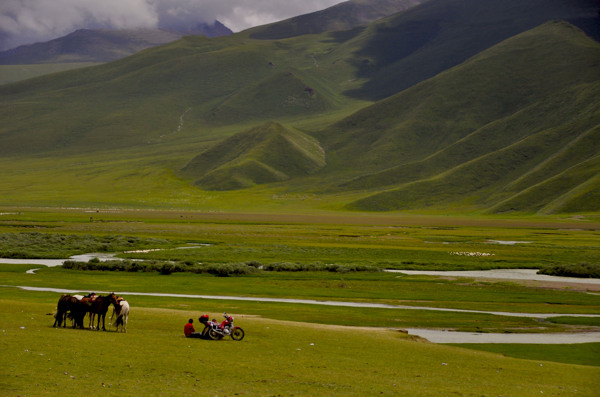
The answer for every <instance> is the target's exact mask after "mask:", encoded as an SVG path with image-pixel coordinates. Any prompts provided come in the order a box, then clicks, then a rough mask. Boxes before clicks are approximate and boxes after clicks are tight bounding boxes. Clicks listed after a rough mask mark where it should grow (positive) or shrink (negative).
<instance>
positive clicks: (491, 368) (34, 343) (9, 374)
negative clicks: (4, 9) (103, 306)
mask: <svg viewBox="0 0 600 397" xmlns="http://www.w3.org/2000/svg"><path fill="white" fill-rule="evenodd" d="M54 295H55V294H49V293H31V292H14V291H11V292H10V294H4V293H3V294H2V298H1V300H2V304H3V307H5V308H6V310H3V311H2V313H1V314H0V323H1V324H2V325H1V328H2V335H1V338H2V345H3V354H4V355H5V357H12V358H13V359H12V360H9V361H6V362H5V364H4V365H3V366H2V371H1V372H0V376H1V379H2V382H1V384H2V389H3V394H5V395H21V396H27V395H36V396H39V395H57V394H78V393H81V392H82V391H83V390H85V393H86V394H88V395H133V394H135V395H140V394H144V395H180V394H183V393H196V394H198V395H211V396H215V395H216V396H233V395H306V396H309V395H312V396H322V395H340V396H341V395H344V396H364V395H370V394H373V393H376V394H378V395H448V394H457V395H515V396H518V395H533V394H535V395H538V394H540V392H543V393H544V394H545V395H570V394H576V395H587V396H591V395H593V394H594V392H595V391H596V389H595V386H596V384H595V382H594V381H593V380H594V379H595V378H597V376H598V373H599V369H598V367H593V366H582V365H572V364H560V363H553V362H548V361H540V360H521V359H513V358H507V357H503V356H501V355H498V354H491V353H485V352H476V351H472V350H467V349H462V348H456V347H449V346H439V345H434V344H431V343H425V342H423V341H419V340H414V339H413V338H411V337H409V336H407V335H405V334H403V333H399V332H397V331H392V330H386V329H376V330H372V329H370V330H366V329H360V328H354V327H337V326H320V325H312V324H303V323H297V322H285V321H276V320H271V319H266V318H260V317H254V316H245V315H237V312H236V313H234V314H236V322H237V323H238V324H239V325H240V326H242V327H243V328H244V329H245V330H246V335H247V336H246V338H245V339H244V340H243V341H241V342H234V341H231V340H223V341H218V342H212V341H204V340H190V339H185V338H184V337H183V334H182V332H181V331H182V327H183V324H184V323H185V322H186V320H187V317H194V316H197V315H198V312H197V311H193V310H190V308H185V307H180V308H179V309H177V310H173V309H161V308H147V307H135V308H134V309H133V310H132V312H131V317H130V324H129V327H128V333H126V334H121V333H116V332H95V331H85V330H72V329H69V328H66V329H54V328H51V326H50V323H51V321H50V320H51V317H50V316H47V315H46V312H47V311H50V310H51V309H52V306H51V305H48V303H47V302H49V301H51V300H53V299H54V298H55V296H54Z"/></svg>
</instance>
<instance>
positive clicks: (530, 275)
mask: <svg viewBox="0 0 600 397" xmlns="http://www.w3.org/2000/svg"><path fill="white" fill-rule="evenodd" d="M115 255H116V254H85V255H76V256H72V257H71V258H69V260H77V261H88V260H90V259H92V258H98V259H100V260H110V259H114V257H115ZM65 260H66V259H3V258H0V264H29V265H33V266H48V267H53V266H60V265H62V264H63V262H64V261H65ZM35 270H37V269H36V268H33V269H30V270H28V271H27V273H33V272H34V271H35ZM389 271H390V272H395V273H403V274H422V275H433V276H451V277H469V278H496V279H507V280H515V279H518V280H539V281H556V282H570V283H587V284H600V280H598V279H574V278H569V277H554V276H545V275H538V274H536V270H532V269H499V270H486V271H410V270H389ZM0 288H20V289H23V290H27V291H44V292H56V293H61V294H65V293H67V294H76V293H82V292H86V291H78V290H69V289H62V288H45V287H29V286H10V285H0ZM95 292H96V293H108V291H95ZM114 292H115V293H117V294H118V295H124V296H132V295H133V296H161V297H173V298H192V299H213V300H214V299H218V300H232V301H254V302H278V303H296V304H310V305H323V306H344V307H364V308H379V309H402V310H430V311H441V312H460V313H471V314H492V315H497V316H512V317H528V318H538V319H547V318H551V317H595V318H598V317H600V314H570V313H513V312H499V311H479V310H465V309H450V308H439V307H427V306H406V305H389V304H381V303H368V302H342V301H321V300H313V299H286V298H262V297H247V296H225V295H195V294H170V293H150V292H128V291H114ZM407 331H408V333H409V334H411V335H417V336H420V337H423V338H425V339H427V340H429V341H431V342H434V343H526V344H572V343H590V342H596V343H599V342H600V332H584V333H568V334H567V333H565V334H556V333H552V334H547V333H544V334H504V333H503V334H493V333H470V332H454V331H440V330H431V329H417V328H410V329H408V330H407Z"/></svg>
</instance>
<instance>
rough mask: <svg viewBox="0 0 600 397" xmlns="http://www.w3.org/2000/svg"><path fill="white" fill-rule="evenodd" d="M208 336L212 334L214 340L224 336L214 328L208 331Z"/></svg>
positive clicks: (211, 337)
mask: <svg viewBox="0 0 600 397" xmlns="http://www.w3.org/2000/svg"><path fill="white" fill-rule="evenodd" d="M208 336H210V339H212V340H219V339H221V338H223V335H221V334H220V333H218V332H217V331H215V330H214V329H211V330H209V331H208Z"/></svg>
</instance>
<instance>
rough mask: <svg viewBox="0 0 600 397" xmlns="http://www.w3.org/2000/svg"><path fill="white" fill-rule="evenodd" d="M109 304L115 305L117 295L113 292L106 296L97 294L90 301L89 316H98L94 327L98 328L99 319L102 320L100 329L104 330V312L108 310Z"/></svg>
mask: <svg viewBox="0 0 600 397" xmlns="http://www.w3.org/2000/svg"><path fill="white" fill-rule="evenodd" d="M110 305H114V306H115V307H117V305H118V303H117V296H116V295H115V294H114V292H113V293H110V294H108V295H107V296H99V297H97V298H96V299H94V301H93V302H92V305H91V306H90V316H91V315H92V314H95V315H97V316H98V325H97V327H96V329H98V330H99V329H100V320H102V331H106V327H105V319H106V312H107V311H108V307H109V306H110Z"/></svg>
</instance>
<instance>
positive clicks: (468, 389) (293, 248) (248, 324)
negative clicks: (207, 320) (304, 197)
mask: <svg viewBox="0 0 600 397" xmlns="http://www.w3.org/2000/svg"><path fill="white" fill-rule="evenodd" d="M88 211H89V210H88V209H35V208H19V209H15V208H9V209H4V210H0V213H2V215H0V257H11V258H14V259H24V260H26V262H28V261H30V263H29V264H27V263H13V264H0V277H1V279H0V285H2V287H0V300H1V301H2V303H3V306H4V307H6V308H8V309H7V310H6V311H3V312H2V314H1V315H0V320H1V321H0V326H1V328H2V335H1V336H2V339H3V350H4V353H5V354H7V356H8V355H10V356H13V357H15V358H16V360H13V361H11V362H10V363H9V364H8V365H6V366H5V367H4V368H3V369H2V371H1V372H0V376H1V377H2V379H3V381H2V389H3V392H4V393H7V394H8V395H11V394H21V395H33V394H35V395H44V394H46V395H51V394H56V392H57V390H58V389H60V390H61V391H65V392H69V391H71V392H75V391H77V390H82V389H83V388H85V389H86V390H89V394H91V395H100V394H103V393H105V392H106V391H107V390H109V393H114V394H119V395H129V394H133V393H134V392H148V393H149V394H153V393H154V394H156V393H157V392H156V390H162V391H164V393H162V392H161V394H170V393H171V394H180V393H182V392H194V391H195V392H197V393H198V394H200V395H204V394H203V393H205V392H206V390H208V389H210V390H211V392H212V391H214V393H213V394H211V395H220V396H224V395H235V394H236V393H237V394H239V395H244V394H245V395H277V394H282V395H291V394H294V395H357V396H358V395H365V394H369V393H373V392H374V391H376V392H377V393H378V394H383V395H386V394H388V395H444V394H450V393H457V394H458V395H474V394H479V395H532V394H536V395H538V394H540V392H541V391H543V392H544V393H545V394H548V393H549V394H550V395H571V394H574V395H589V396H592V395H594V393H595V392H596V391H597V387H596V386H597V383H596V381H595V379H598V375H599V374H600V370H599V367H600V361H599V360H598V356H599V350H600V343H599V342H597V341H594V339H585V340H584V341H585V342H586V343H573V341H574V339H575V338H576V337H577V335H586V336H587V337H592V338H593V337H595V336H596V335H597V333H598V332H599V330H600V318H599V317H600V296H599V295H598V289H600V288H599V286H598V283H596V280H587V282H581V280H580V279H578V280H573V281H574V282H568V281H569V280H567V281H565V280H562V279H561V280H559V281H557V282H550V281H547V280H518V279H507V278H496V279H494V278H491V277H485V278H479V277H473V276H472V275H468V276H467V277H461V276H460V273H459V274H458V275H457V274H451V275H449V274H446V275H442V276H440V275H422V274H410V273H409V272H408V270H413V271H418V270H421V271H444V270H446V271H454V272H456V271H475V270H478V271H480V270H487V271H489V270H492V271H494V270H493V269H509V270H510V269H528V270H530V271H531V270H533V269H539V268H542V267H543V266H547V265H556V264H563V265H569V264H578V263H598V258H599V253H600V248H599V244H598V241H599V240H600V239H599V236H600V231H599V230H600V222H598V219H597V218H594V217H587V218H583V219H581V218H577V219H573V218H567V217H565V218H558V217H546V218H541V217H531V218H516V217H514V218H504V219H502V218H498V217H493V218H492V217H488V218H485V217H462V218H459V217H447V216H416V215H402V214H391V215H387V216H383V215H369V214H341V215H340V214H337V215H332V214H323V215H322V216H319V215H314V214H312V215H303V214H274V213H268V214H232V213H201V212H176V211H143V210H136V211H133V210H111V211H103V210H96V211H97V212H95V213H94V216H93V219H90V213H89V212H88ZM492 240H495V241H527V242H528V243H527V244H499V243H495V244H493V243H490V241H492ZM181 247H186V249H180V248H181ZM90 252H98V253H101V254H113V253H114V254H116V255H117V256H118V257H119V258H121V259H119V260H118V261H115V264H114V267H112V268H111V267H105V268H102V270H99V268H95V269H96V270H89V269H94V267H93V266H95V265H97V264H98V263H97V262H96V261H95V260H94V259H93V257H79V258H75V259H76V260H75V262H76V263H80V264H82V265H78V267H77V268H64V267H62V266H54V267H45V266H39V265H36V266H32V265H33V264H35V263H36V262H35V261H36V259H39V258H46V259H48V258H55V259H60V258H69V257H71V256H73V255H82V254H87V253H90ZM125 252H127V253H125ZM456 252H468V253H489V254H490V255H475V254H473V255H456V254H452V253H456ZM104 259H108V261H107V262H101V261H99V260H98V262H101V263H108V264H110V263H112V261H111V260H110V257H107V258H104ZM117 262H120V263H129V264H131V265H133V264H136V265H135V266H137V267H134V268H123V267H119V266H117ZM86 263H88V264H90V265H91V267H88V268H86V267H85V266H83V264H86ZM31 268H37V269H38V270H36V271H35V272H34V273H26V271H27V270H29V269H31ZM85 269H88V270H85ZM214 269H226V270H227V271H226V272H217V271H213V270H214ZM384 269H388V270H390V269H391V270H395V271H399V272H400V273H397V272H391V271H382V270H384ZM167 270H168V271H167ZM402 271H406V272H405V273H404V272H402ZM575 281H576V282H575ZM17 287H31V288H26V289H24V288H17ZM53 289H56V290H53ZM62 290H64V291H78V292H86V293H87V292H91V291H94V292H98V293H99V292H104V291H105V292H109V291H110V292H113V291H118V292H119V293H122V294H123V295H124V296H125V297H126V298H127V300H128V301H129V302H130V304H131V308H132V309H131V315H130V320H129V324H128V333H127V334H117V333H115V332H113V331H114V327H110V331H108V332H95V331H93V332H92V331H86V330H73V329H70V328H66V329H54V328H52V322H53V318H52V317H51V316H49V315H48V314H51V313H52V312H53V311H54V309H55V307H56V302H57V300H58V297H59V296H60V294H61V292H60V291H62ZM307 302H316V304H315V303H313V304H307ZM224 311H226V312H228V313H230V314H233V315H235V317H236V324H238V325H240V326H242V327H243V328H244V329H245V330H246V338H245V339H244V341H243V342H241V343H235V344H234V343H229V342H227V341H221V342H209V341H190V340H187V339H185V338H183V333H182V329H183V325H184V324H185V322H187V319H188V318H197V317H198V316H199V315H200V314H203V313H208V314H210V315H211V316H213V317H215V318H220V316H221V315H220V313H223V312H224ZM528 313H529V314H538V315H539V316H534V315H531V316H529V315H526V314H528ZM423 329H425V330H429V331H435V332H438V333H444V334H450V335H452V336H453V337H457V336H458V339H455V340H454V341H441V340H440V341H438V340H437V339H435V338H434V337H430V338H429V340H430V341H428V340H427V336H425V335H423V337H424V338H425V339H423V338H421V337H419V336H418V334H415V331H414V330H423ZM407 332H408V333H407ZM542 334H543V336H540V337H539V338H537V340H535V342H531V343H525V344H523V343H521V342H515V339H513V341H511V340H510V339H508V338H510V337H511V336H518V335H523V336H524V337H525V338H527V337H529V338H531V337H532V336H533V335H542ZM461 335H464V336H465V337H464V339H463V340H461V339H460V336H461ZM467 335H472V336H474V338H479V339H481V340H484V341H485V343H475V344H471V342H472V340H471V339H468V338H467V337H466V336H467ZM494 335H505V337H506V338H507V339H506V341H505V342H504V343H502V344H497V343H492V342H491V341H490V340H489V339H485V338H487V337H491V336H494ZM569 336H571V338H569ZM552 337H554V338H555V339H556V340H558V339H559V338H565V339H562V341H564V342H561V341H560V340H558V342H555V343H554V344H543V343H544V340H545V339H548V340H549V339H550V338H552ZM431 341H432V342H436V343H431ZM192 342H194V343H192ZM445 343H452V344H449V345H446V344H445ZM456 343H458V344H456ZM66 346H68V348H65V347H66ZM148 346H152V348H151V349H148ZM486 351H488V352H486ZM224 357H226V359H225V358H224ZM90 361H93V362H95V363H98V364H97V366H99V367H100V368H102V369H103V371H100V372H96V371H90V370H89V368H87V367H86V365H87V364H86V363H89V362H90Z"/></svg>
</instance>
